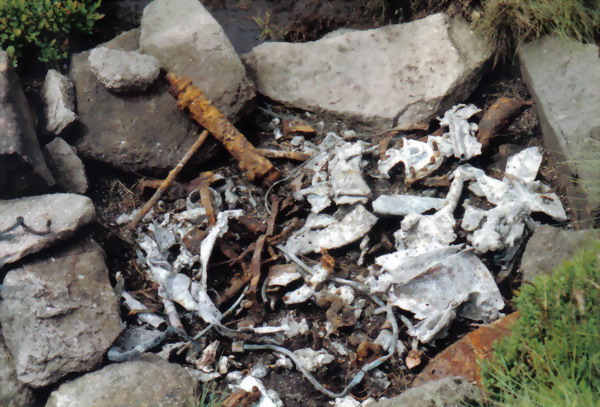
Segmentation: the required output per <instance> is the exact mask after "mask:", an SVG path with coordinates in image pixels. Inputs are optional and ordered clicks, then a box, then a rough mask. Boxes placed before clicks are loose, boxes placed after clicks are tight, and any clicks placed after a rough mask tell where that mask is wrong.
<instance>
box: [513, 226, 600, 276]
mask: <svg viewBox="0 0 600 407" xmlns="http://www.w3.org/2000/svg"><path fill="white" fill-rule="evenodd" d="M593 239H600V230H598V229H586V230H564V229H560V228H557V227H554V226H547V225H543V226H538V227H537V228H536V229H535V232H534V233H533V235H532V236H531V238H529V241H528V242H527V246H526V247H525V252H524V253H523V258H522V259H521V267H520V270H521V272H522V273H523V280H524V281H528V282H532V281H533V279H534V278H535V277H536V276H537V275H549V274H552V271H553V270H554V269H555V268H556V267H557V266H559V265H561V264H562V263H563V262H565V261H567V260H569V259H571V258H572V257H573V256H574V255H575V254H577V252H578V251H580V250H582V249H583V248H584V247H585V245H586V244H587V243H588V242H590V241H591V240H593Z"/></svg>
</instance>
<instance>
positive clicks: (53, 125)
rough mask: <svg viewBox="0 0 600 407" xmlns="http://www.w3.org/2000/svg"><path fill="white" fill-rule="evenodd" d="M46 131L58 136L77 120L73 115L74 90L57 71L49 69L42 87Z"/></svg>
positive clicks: (69, 82) (67, 80)
mask: <svg viewBox="0 0 600 407" xmlns="http://www.w3.org/2000/svg"><path fill="white" fill-rule="evenodd" d="M42 99H43V101H44V104H45V107H44V115H45V119H46V131H48V132H49V133H52V134H54V135H59V134H60V133H61V132H62V131H63V130H64V129H65V128H67V126H68V125H70V124H71V123H73V122H74V121H75V120H77V115H76V114H75V105H74V99H75V89H74V88H73V84H72V83H71V81H70V80H69V79H68V78H67V77H66V76H64V75H61V74H60V73H59V72H58V71H56V70H54V69H50V70H49V71H48V73H47V74H46V79H45V80H44V86H43V87H42Z"/></svg>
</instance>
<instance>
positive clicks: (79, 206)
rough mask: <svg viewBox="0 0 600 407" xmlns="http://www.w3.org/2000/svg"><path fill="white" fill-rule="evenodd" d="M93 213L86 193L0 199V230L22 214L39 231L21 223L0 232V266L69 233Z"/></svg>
mask: <svg viewBox="0 0 600 407" xmlns="http://www.w3.org/2000/svg"><path fill="white" fill-rule="evenodd" d="M95 216H96V213H95V209H94V204H93V203H92V200H91V199H90V198H88V197H87V196H82V195H75V194H49V195H39V196H31V197H27V198H19V199H10V200H4V201H0V230H6V229H8V228H9V227H11V226H13V225H14V224H15V221H16V220H17V218H18V217H22V218H23V220H24V222H25V224H26V225H27V226H28V227H29V228H31V229H33V230H35V231H38V232H43V231H47V230H48V221H50V222H51V224H50V227H49V230H50V233H46V234H43V235H39V234H34V233H30V232H28V231H27V230H25V229H24V228H23V227H18V228H16V229H15V230H13V231H11V232H9V233H4V234H2V235H1V236H0V268H2V266H3V265H4V264H7V263H12V262H15V261H17V260H20V259H22V258H23V257H25V256H27V255H28V254H31V253H36V252H38V251H40V250H42V249H43V248H45V247H48V246H50V245H51V244H53V243H54V242H56V241H58V240H62V239H65V238H67V237H69V236H71V235H73V234H74V233H75V232H76V231H77V230H78V229H79V228H81V227H82V226H84V225H86V224H88V223H90V222H91V221H93V220H94V218H95Z"/></svg>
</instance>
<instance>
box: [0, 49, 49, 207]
mask: <svg viewBox="0 0 600 407" xmlns="http://www.w3.org/2000/svg"><path fill="white" fill-rule="evenodd" d="M0 129H1V133H0V198H16V197H19V196H24V195H32V194H35V193H40V191H44V190H48V188H49V187H50V186H52V185H54V178H52V174H50V171H49V170H48V167H46V163H45V161H44V156H43V155H42V151H41V150H40V144H39V143H38V140H37V135H36V132H35V122H34V119H33V117H32V115H31V111H30V110H29V106H28V104H27V99H26V98H25V94H24V93H23V89H22V88H21V83H20V82H19V78H18V77H17V74H16V73H15V71H14V69H13V67H12V62H11V60H10V58H9V57H8V54H7V53H6V52H4V51H2V50H0Z"/></svg>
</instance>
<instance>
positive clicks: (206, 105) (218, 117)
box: [167, 72, 281, 186]
mask: <svg viewBox="0 0 600 407" xmlns="http://www.w3.org/2000/svg"><path fill="white" fill-rule="evenodd" d="M167 80H168V81H169V83H171V88H170V89H169V92H170V93H171V95H173V96H174V97H176V98H177V106H179V108H180V109H181V110H188V111H189V113H190V116H191V117H192V119H194V120H195V121H197V122H198V123H199V124H200V125H201V126H202V127H204V128H205V129H207V130H208V131H209V132H210V133H211V134H212V135H213V136H214V137H215V138H216V139H217V140H219V141H220V142H221V143H222V144H223V146H225V148H226V149H227V151H229V153H230V154H231V155H232V156H233V157H234V158H235V159H236V160H237V162H238V167H239V168H240V169H241V170H242V171H243V172H244V174H245V175H246V177H247V178H248V179H250V180H251V181H255V180H260V181H262V183H263V184H264V185H266V186H270V185H272V184H273V183H274V182H275V181H277V180H278V179H280V178H281V174H280V173H279V171H277V169H276V168H275V167H274V166H273V164H272V163H271V162H270V161H269V160H268V159H267V158H265V157H263V156H262V155H261V154H260V153H259V152H258V151H257V149H256V147H254V146H253V145H252V144H251V143H250V142H249V141H248V140H247V139H246V137H244V135H243V134H242V133H240V132H239V131H238V130H237V129H236V128H235V127H234V125H233V124H232V123H231V122H230V121H229V120H228V119H227V117H225V115H224V114H223V113H221V111H219V109H217V108H216V107H215V106H214V105H213V104H212V103H211V101H210V100H208V98H207V97H206V96H205V95H204V93H202V91H201V90H200V89H198V88H197V87H196V86H194V85H193V84H192V81H191V80H190V79H189V78H187V77H179V76H177V75H175V74H174V73H172V72H171V73H168V74H167Z"/></svg>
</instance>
